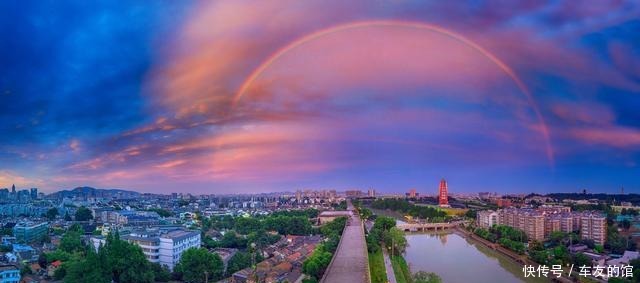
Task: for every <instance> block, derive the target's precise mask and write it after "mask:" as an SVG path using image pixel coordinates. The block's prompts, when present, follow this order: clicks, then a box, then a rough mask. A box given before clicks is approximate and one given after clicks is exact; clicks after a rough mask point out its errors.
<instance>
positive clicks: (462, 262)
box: [404, 232, 550, 283]
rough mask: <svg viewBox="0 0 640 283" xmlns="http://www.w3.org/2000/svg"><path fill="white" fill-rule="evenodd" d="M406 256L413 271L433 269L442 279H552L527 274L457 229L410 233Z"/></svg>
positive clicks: (530, 282)
mask: <svg viewBox="0 0 640 283" xmlns="http://www.w3.org/2000/svg"><path fill="white" fill-rule="evenodd" d="M406 237H407V242H408V244H409V246H408V247H407V251H406V253H405V256H404V257H405V259H406V260H407V263H408V264H409V268H410V269H411V272H414V273H415V272H418V271H427V272H434V273H436V274H438V275H439V276H440V277H441V278H442V282H443V283H459V282H475V283H497V282H501V283H502V282H505V283H510V282H517V283H521V282H526V283H534V282H535V283H537V282H550V281H548V280H543V279H540V278H535V279H532V278H524V277H523V273H522V266H521V265H519V264H517V263H516V262H514V261H512V260H511V259H509V258H507V257H506V256H504V255H502V254H500V253H498V252H496V251H494V250H491V249H489V248H487V247H486V246H484V245H482V244H481V243H479V242H476V241H474V240H471V239H466V238H463V237H462V236H460V235H458V234H456V233H450V232H442V233H407V234H406Z"/></svg>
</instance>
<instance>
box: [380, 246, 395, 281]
mask: <svg viewBox="0 0 640 283" xmlns="http://www.w3.org/2000/svg"><path fill="white" fill-rule="evenodd" d="M380 248H381V249H382V255H383V256H384V266H385V267H386V269H387V282H389V283H396V273H395V272H393V264H391V259H390V258H389V253H387V249H385V247H380Z"/></svg>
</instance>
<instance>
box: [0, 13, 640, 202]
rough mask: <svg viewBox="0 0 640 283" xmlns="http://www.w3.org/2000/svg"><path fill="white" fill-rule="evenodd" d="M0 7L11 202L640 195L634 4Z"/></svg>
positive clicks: (4, 161)
mask: <svg viewBox="0 0 640 283" xmlns="http://www.w3.org/2000/svg"><path fill="white" fill-rule="evenodd" d="M497 2H500V3H497ZM0 10H3V11H10V13H8V14H9V15H10V16H8V17H3V18H0V25H2V26H6V27H11V28H6V29H4V30H6V31H7V34H6V35H5V36H4V38H5V39H6V40H4V41H2V42H0V51H2V52H0V61H2V62H3V64H2V66H0V131H1V132H2V133H6V134H4V135H2V137H0V187H2V186H10V184H12V183H16V184H17V185H18V184H19V185H20V186H25V187H27V186H38V187H41V188H43V189H45V190H54V189H60V188H67V187H73V186H79V185H94V186H100V187H123V188H132V189H138V190H142V191H160V192H171V191H177V190H189V191H193V192H199V193H228V192H252V191H269V190H293V189H296V188H300V187H302V186H311V187H322V188H327V187H334V188H338V189H342V188H346V187H376V188H378V189H380V190H388V191H403V190H405V189H406V188H407V187H418V188H421V189H425V190H426V189H434V188H435V185H436V183H437V180H438V179H439V178H441V177H447V178H449V179H450V181H451V183H452V184H455V187H456V188H455V189H454V188H453V187H452V190H453V191H474V190H491V191H496V190H498V191H540V192H543V191H551V190H554V191H557V190H574V189H576V188H583V187H588V188H590V189H593V190H600V191H611V190H615V189H616V188H617V187H618V186H619V185H620V184H619V183H621V184H624V185H625V187H626V188H631V189H632V190H633V189H634V188H635V189H640V183H639V180H638V179H637V178H634V177H633V176H634V175H633V172H636V173H637V164H638V161H640V114H639V113H640V112H638V111H637V109H640V98H639V97H638V93H640V69H638V65H639V64H640V45H639V43H640V38H638V33H637V30H639V29H640V21H638V18H640V5H638V4H637V3H636V2H634V1H608V2H598V3H589V5H575V3H574V2H573V1H568V0H567V1H559V2H558V1H555V2H554V3H544V2H541V1H517V2H512V3H503V2H501V1H486V2H483V3H482V4H478V5H473V6H470V5H465V4H463V3H462V2H454V1H398V2H372V1H349V2H344V1H314V0H312V1H304V2H300V1H294V0H268V1H257V2H256V1H252V2H247V1H235V0H222V1H195V2H190V1H182V2H170V1H160V2H154V3H146V2H140V3H128V4H122V3H117V4H115V3H114V4H109V3H102V4H99V5H97V6H93V5H85V4H81V3H77V4H46V3H45V4H43V3H39V4H38V5H35V4H34V5H30V4H29V3H20V4H16V3H2V4H0ZM367 22H378V23H380V22H384V23H405V24H397V25H394V24H389V25H380V24H379V25H366V24H360V25H358V24H356V25H355V26H353V23H367ZM407 23H409V24H407ZM345 26H351V27H350V28H335V27H345ZM421 26H422V27H421ZM429 26H431V27H433V28H426V27H429ZM332 28H335V29H332ZM520 83H522V85H519V84H520ZM521 86H524V88H521ZM240 91H242V92H241V93H239V92H240ZM529 93H530V95H531V96H528V95H529ZM634 170H636V171H634ZM583 172H591V173H593V174H588V175H587V177H576V176H579V175H582V173H583ZM589 176H590V177H589ZM604 179H607V180H609V179H610V180H615V182H617V183H615V182H613V181H611V182H603V181H602V180H604ZM497 180H500V181H497Z"/></svg>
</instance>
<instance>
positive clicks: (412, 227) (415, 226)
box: [396, 222, 460, 232]
mask: <svg viewBox="0 0 640 283" xmlns="http://www.w3.org/2000/svg"><path fill="white" fill-rule="evenodd" d="M459 224H460V223H458V222H451V223H398V224H396V228H398V229H400V230H402V231H405V232H424V231H430V230H431V231H439V230H445V229H451V228H454V227H456V226H458V225H459Z"/></svg>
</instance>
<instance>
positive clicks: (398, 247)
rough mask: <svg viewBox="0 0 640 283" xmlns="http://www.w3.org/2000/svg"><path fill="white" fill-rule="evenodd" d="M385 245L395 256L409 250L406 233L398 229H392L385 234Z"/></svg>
mask: <svg viewBox="0 0 640 283" xmlns="http://www.w3.org/2000/svg"><path fill="white" fill-rule="evenodd" d="M383 240H384V244H385V246H386V247H387V249H388V250H389V251H392V253H393V255H401V254H402V253H403V252H404V251H405V249H406V248H407V239H406V238H405V236H404V232H402V231H400V229H398V228H395V227H393V228H391V229H389V231H386V232H384V233H383Z"/></svg>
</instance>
